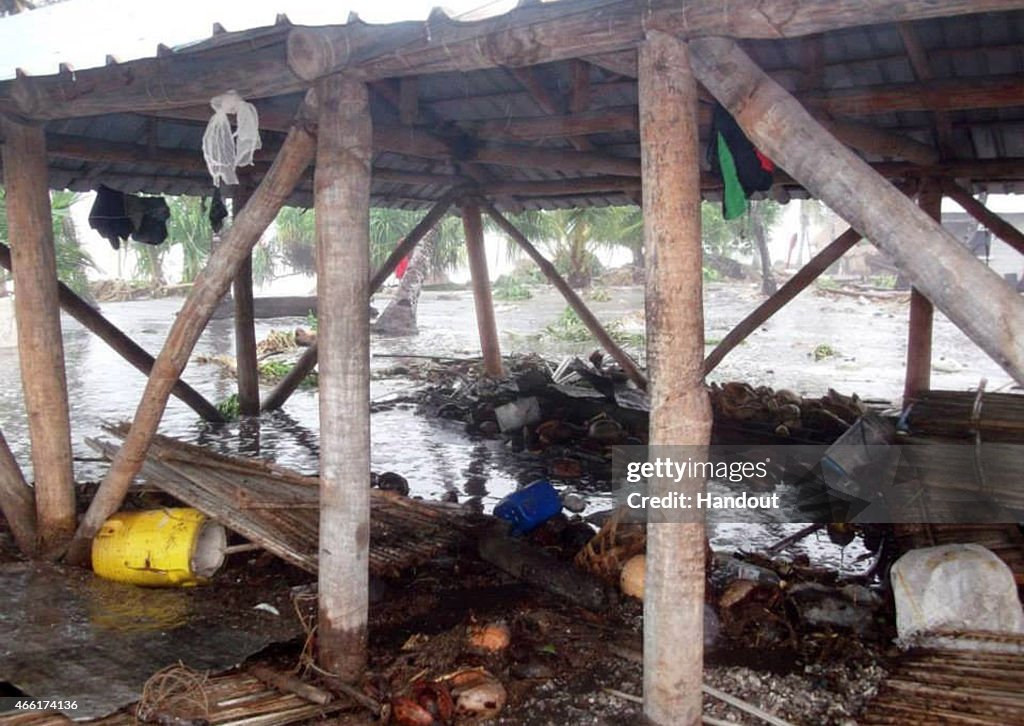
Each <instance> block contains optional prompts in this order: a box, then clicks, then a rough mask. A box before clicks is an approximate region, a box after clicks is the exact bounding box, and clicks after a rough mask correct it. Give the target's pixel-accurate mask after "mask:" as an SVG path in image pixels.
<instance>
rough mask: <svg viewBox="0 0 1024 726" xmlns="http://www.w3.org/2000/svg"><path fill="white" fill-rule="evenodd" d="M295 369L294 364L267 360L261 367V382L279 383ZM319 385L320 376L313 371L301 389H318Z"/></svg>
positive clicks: (303, 382) (303, 381) (305, 379)
mask: <svg viewBox="0 0 1024 726" xmlns="http://www.w3.org/2000/svg"><path fill="white" fill-rule="evenodd" d="M294 367H295V364H294V363H286V362H284V361H279V360H267V361H263V362H261V363H260V365H259V376H260V380H261V381H264V382H266V383H277V382H278V381H280V380H281V379H282V378H284V377H285V376H287V375H288V374H289V373H291V372H292V369H293V368H294ZM317 384H318V376H317V373H316V371H313V372H312V373H310V374H309V375H308V376H306V377H305V378H304V379H302V383H301V384H300V385H299V387H300V388H316V387H317Z"/></svg>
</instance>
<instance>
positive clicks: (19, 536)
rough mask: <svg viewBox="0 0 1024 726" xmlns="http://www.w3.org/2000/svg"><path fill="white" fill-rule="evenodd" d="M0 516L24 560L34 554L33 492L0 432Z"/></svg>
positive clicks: (34, 513)
mask: <svg viewBox="0 0 1024 726" xmlns="http://www.w3.org/2000/svg"><path fill="white" fill-rule="evenodd" d="M0 513H2V514H3V515H4V518H5V519H6V520H7V525H8V526H9V527H10V528H11V534H13V535H14V542H15V544H17V545H18V549H20V550H21V552H22V554H24V555H25V556H26V557H33V556H34V555H35V553H36V502H35V497H34V496H33V494H32V489H31V488H30V487H29V485H28V482H26V481H25V477H24V476H23V475H22V473H21V469H20V468H19V467H18V462H17V460H16V459H15V458H14V454H12V453H11V449H10V447H9V446H8V445H7V439H5V438H4V435H3V432H0Z"/></svg>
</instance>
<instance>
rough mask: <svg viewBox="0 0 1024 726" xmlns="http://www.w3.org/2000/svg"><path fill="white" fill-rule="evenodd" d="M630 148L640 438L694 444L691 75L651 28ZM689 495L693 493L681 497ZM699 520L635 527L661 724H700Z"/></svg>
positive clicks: (707, 422)
mask: <svg viewBox="0 0 1024 726" xmlns="http://www.w3.org/2000/svg"><path fill="white" fill-rule="evenodd" d="M638 83H639V95H640V141H641V144H640V148H641V160H642V164H643V190H644V192H643V194H644V251H645V256H646V259H647V287H646V308H647V356H648V366H649V374H650V393H651V424H650V426H651V434H650V443H651V446H659V445H660V446H665V445H696V446H706V445H707V443H708V441H709V439H710V436H711V405H710V402H709V401H708V395H707V392H706V390H705V388H704V374H703V366H704V315H703V302H702V290H701V287H702V269H701V266H702V259H701V257H702V252H701V242H700V152H699V149H698V141H697V84H696V82H695V81H694V79H693V75H692V73H691V71H690V63H689V59H688V56H687V49H686V44H685V43H683V42H681V41H679V40H677V39H675V38H673V37H672V36H669V35H666V34H664V33H660V32H651V33H649V34H648V36H647V40H646V41H645V42H644V44H643V45H641V46H640V56H639V79H638ZM649 487H650V491H651V494H652V495H653V496H658V495H660V494H665V493H668V492H669V491H679V492H684V493H686V494H688V495H690V496H693V495H695V494H697V493H699V492H701V491H703V488H704V481H703V480H701V479H690V480H683V481H682V482H679V483H678V484H674V483H672V482H670V481H668V480H657V479H651V480H650V481H649ZM691 501H695V500H691ZM703 626H704V525H703V524H702V523H681V522H678V521H676V522H664V521H661V522H656V521H654V520H653V519H651V520H649V522H648V526H647V573H646V587H645V592H644V714H645V715H646V716H647V718H648V719H650V720H651V721H652V722H654V723H656V724H662V725H664V726H668V725H669V724H671V725H672V726H696V725H697V724H700V723H701V711H702V708H701V685H702V681H703V665H704V647H703V636H702V634H703V630H704V627H703Z"/></svg>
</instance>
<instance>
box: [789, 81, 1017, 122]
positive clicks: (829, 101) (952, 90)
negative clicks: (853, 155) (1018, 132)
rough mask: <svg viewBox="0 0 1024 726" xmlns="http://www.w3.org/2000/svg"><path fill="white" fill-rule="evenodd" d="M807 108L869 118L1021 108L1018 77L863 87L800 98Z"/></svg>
mask: <svg viewBox="0 0 1024 726" xmlns="http://www.w3.org/2000/svg"><path fill="white" fill-rule="evenodd" d="M801 100H802V101H803V102H804V103H806V104H807V106H808V108H812V109H818V110H821V111H824V112H825V113H827V114H829V115H830V116H873V115H876V114H883V113H897V112H905V111H933V112H934V111H962V110H965V109H980V108H1013V107H1016V106H1021V105H1024V79H1022V78H1021V77H1020V75H1006V76H988V77H984V78H971V79H962V78H957V79H950V80H941V81H929V82H927V83H896V84H887V85H883V86H865V87H862V88H851V89H849V90H841V91H829V92H825V93H814V94H807V95H805V96H801Z"/></svg>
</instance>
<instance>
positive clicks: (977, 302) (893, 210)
mask: <svg viewBox="0 0 1024 726" xmlns="http://www.w3.org/2000/svg"><path fill="white" fill-rule="evenodd" d="M690 51H691V55H692V57H693V59H694V70H695V72H696V74H697V77H698V78H699V79H700V81H701V82H702V83H703V84H704V86H705V87H706V88H707V89H708V90H709V91H711V93H713V94H714V95H715V97H716V98H718V100H719V101H720V102H721V103H722V104H723V105H724V106H725V107H726V108H727V109H729V111H730V112H731V113H732V115H733V116H734V117H735V118H736V120H737V122H738V123H739V124H740V126H741V127H742V128H743V130H744V131H745V132H746V134H747V136H748V137H750V139H751V141H753V142H754V144H756V145H757V146H758V148H760V149H762V150H763V151H764V152H765V153H766V154H767V155H768V156H769V157H771V158H772V159H774V160H775V162H776V163H777V164H779V165H780V166H782V167H783V168H785V169H786V171H788V172H789V173H790V175H791V176H792V177H793V178H794V179H796V180H797V181H798V182H799V183H801V184H802V185H803V186H804V188H805V189H807V190H808V191H810V192H811V193H812V194H813V195H814V196H815V197H817V198H818V199H821V200H822V201H824V202H825V203H826V204H828V205H829V206H830V207H831V208H832V209H833V210H835V211H836V212H837V213H838V214H839V215H840V216H842V217H843V218H844V219H846V220H847V221H848V222H849V223H850V224H851V226H853V227H855V228H856V229H857V230H858V231H860V232H861V233H862V234H864V236H865V237H867V238H868V239H870V240H871V241H872V243H874V244H875V245H876V246H878V247H879V248H880V249H882V250H883V251H884V252H886V253H888V254H889V255H890V256H891V257H892V258H893V259H894V260H895V261H896V264H897V266H898V267H899V269H900V270H901V271H902V272H903V273H904V274H905V275H906V276H907V278H908V279H909V280H910V283H911V284H912V285H914V286H915V287H917V288H919V289H920V290H921V292H923V293H924V294H925V295H927V296H928V299H930V300H931V301H932V304H934V305H935V306H936V307H937V308H938V309H939V310H941V311H942V312H943V313H945V315H946V316H947V317H948V318H949V319H950V320H951V321H952V322H953V323H954V324H955V325H956V326H957V327H959V328H960V329H961V330H962V331H964V333H966V334H967V336H968V337H969V338H971V340H973V341H974V342H975V343H976V344H977V345H978V346H979V347H981V348H982V350H984V351H985V352H986V353H988V354H989V355H990V356H991V357H992V358H993V360H995V361H996V362H997V363H999V365H1000V366H1002V367H1003V369H1004V370H1006V371H1007V373H1009V374H1010V375H1011V376H1012V377H1013V378H1014V379H1015V380H1017V381H1019V382H1024V337H1022V336H1015V335H1013V334H1012V333H1011V331H1014V330H1021V329H1024V300H1021V298H1020V297H1019V296H1018V295H1017V293H1016V292H1015V291H1014V290H1013V289H1012V288H1011V287H1010V286H1009V285H1008V284H1007V283H1006V282H1005V281H1003V280H1002V279H1001V278H1000V277H999V276H998V275H997V274H995V273H994V272H992V271H991V270H989V269H988V268H986V267H985V266H984V265H982V264H981V263H980V262H978V260H976V259H975V258H974V257H973V256H972V255H971V253H970V252H969V251H968V250H967V249H966V248H965V247H964V246H963V245H962V244H961V243H960V242H959V241H958V240H956V239H955V238H954V237H953V236H952V235H951V234H950V233H949V232H947V231H946V230H944V229H942V227H941V226H940V225H939V224H938V223H937V222H936V221H935V220H933V219H931V218H930V217H928V215H926V214H925V213H924V212H922V211H921V210H920V209H918V208H917V207H916V206H915V205H914V204H913V203H911V202H909V201H908V200H907V199H906V198H905V197H904V196H903V195H902V194H901V193H900V192H899V191H898V190H896V189H895V188H894V187H893V186H892V185H890V184H888V183H886V182H885V180H884V179H882V178H881V177H880V176H879V175H878V174H877V173H875V172H874V171H872V169H871V168H870V167H869V166H868V165H867V164H866V163H864V162H863V161H862V160H861V159H860V158H858V157H857V156H856V155H855V154H853V153H852V152H851V151H849V150H848V149H846V147H844V146H843V145H842V144H841V143H840V142H838V141H837V140H835V139H834V138H833V137H831V136H830V135H829V134H828V132H827V131H825V130H824V129H823V128H821V126H820V125H819V124H818V123H817V122H816V121H815V120H814V119H813V118H812V117H811V116H810V114H808V113H807V112H806V111H805V110H804V109H803V108H802V107H801V106H800V103H799V102H798V101H797V100H796V99H795V98H793V97H792V96H791V95H790V94H789V93H787V92H786V90H785V89H783V88H782V87H781V86H779V85H778V84H777V83H775V82H774V81H772V80H771V79H770V78H768V77H767V76H765V74H764V73H763V72H762V71H761V70H760V69H759V68H758V67H757V66H756V65H755V64H754V62H753V61H751V60H750V58H749V57H748V56H747V55H746V54H745V53H744V52H743V51H742V50H741V49H740V48H739V47H738V46H737V45H736V44H735V43H734V42H733V41H731V40H728V39H725V38H702V39H699V40H695V41H693V42H692V43H691V44H690Z"/></svg>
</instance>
